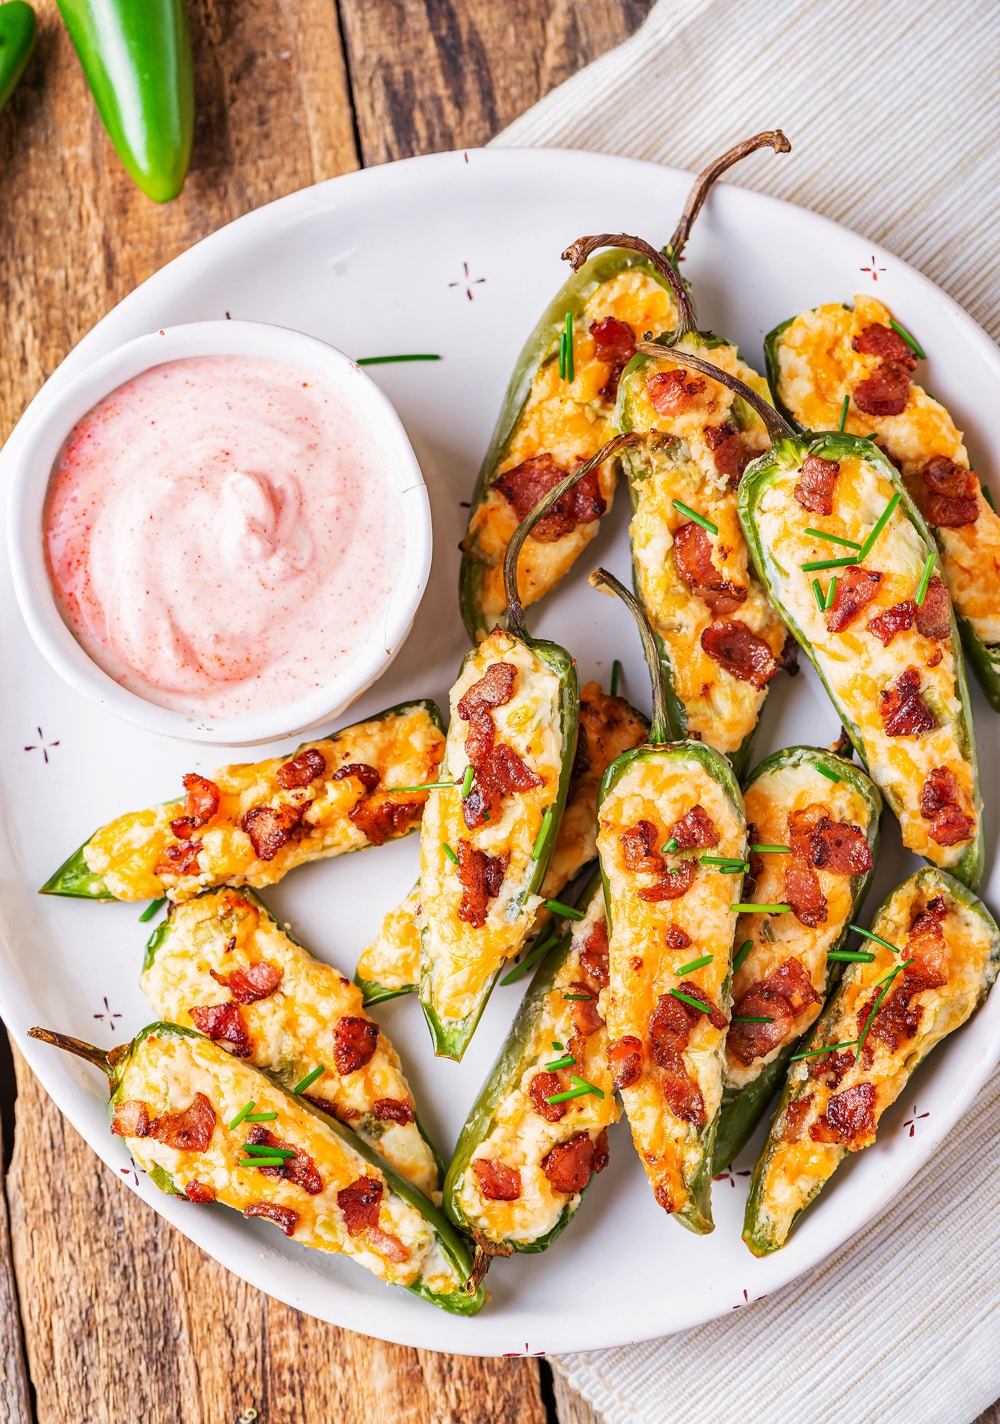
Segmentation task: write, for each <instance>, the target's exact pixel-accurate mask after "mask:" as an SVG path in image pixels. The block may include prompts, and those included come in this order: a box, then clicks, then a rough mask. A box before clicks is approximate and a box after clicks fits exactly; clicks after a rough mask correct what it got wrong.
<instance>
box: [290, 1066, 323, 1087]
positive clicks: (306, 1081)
mask: <svg viewBox="0 0 1000 1424" xmlns="http://www.w3.org/2000/svg"><path fill="white" fill-rule="evenodd" d="M325 1072H326V1064H324V1063H317V1064H316V1067H315V1068H314V1069H313V1070H312V1072H311V1073H307V1074H306V1076H305V1077H304V1078H303V1079H302V1082H301V1083H297V1084H296V1085H295V1087H294V1088H293V1089H292V1092H293V1093H304V1092H305V1090H306V1089H307V1088H310V1087H312V1085H313V1083H315V1081H316V1079H317V1078H321V1077H322V1076H323V1074H324V1073H325Z"/></svg>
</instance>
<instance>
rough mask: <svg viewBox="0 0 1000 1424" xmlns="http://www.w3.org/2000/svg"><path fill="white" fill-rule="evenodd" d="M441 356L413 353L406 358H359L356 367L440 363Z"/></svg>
mask: <svg viewBox="0 0 1000 1424" xmlns="http://www.w3.org/2000/svg"><path fill="white" fill-rule="evenodd" d="M440 360H441V357H440V356H435V355H432V354H431V353H430V352H429V351H411V352H407V353H406V355H405V356H359V357H358V359H357V360H356V361H355V363H354V364H355V366H388V364H389V363H390V361H440Z"/></svg>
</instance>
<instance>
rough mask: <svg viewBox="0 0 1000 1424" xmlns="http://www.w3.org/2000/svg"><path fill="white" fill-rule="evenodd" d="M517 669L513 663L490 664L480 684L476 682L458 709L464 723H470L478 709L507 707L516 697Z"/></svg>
mask: <svg viewBox="0 0 1000 1424" xmlns="http://www.w3.org/2000/svg"><path fill="white" fill-rule="evenodd" d="M516 681H517V668H516V667H515V666H514V664H513V663H490V665H489V667H488V668H487V669H486V671H485V673H484V674H483V676H482V677H481V678H480V679H479V681H478V682H474V683H473V684H472V686H471V687H470V688H469V690H468V691H467V692H466V693H465V695H464V697H463V698H462V700H461V701H460V702H459V704H458V707H457V709H456V710H457V712H458V715H459V716H460V717H461V719H462V721H463V722H468V721H469V720H470V718H471V717H472V714H473V712H475V711H476V710H477V708H480V707H482V708H487V709H490V710H492V709H493V708H494V707H506V705H507V703H508V702H509V701H510V699H511V698H512V697H513V696H514V684H515V682H516Z"/></svg>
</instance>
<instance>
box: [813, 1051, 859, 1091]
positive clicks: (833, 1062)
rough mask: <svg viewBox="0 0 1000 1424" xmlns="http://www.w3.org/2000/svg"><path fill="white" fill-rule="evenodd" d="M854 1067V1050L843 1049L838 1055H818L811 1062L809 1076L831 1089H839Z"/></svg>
mask: <svg viewBox="0 0 1000 1424" xmlns="http://www.w3.org/2000/svg"><path fill="white" fill-rule="evenodd" d="M853 1067H854V1052H853V1050H852V1049H849V1048H845V1049H841V1050H840V1051H839V1052H837V1053H817V1054H816V1055H815V1057H814V1058H811V1059H810V1060H809V1076H810V1077H811V1078H815V1079H816V1081H817V1082H820V1083H825V1084H826V1085H827V1086H828V1087H830V1088H839V1087H840V1085H841V1083H842V1082H843V1081H844V1079H845V1077H846V1076H847V1073H848V1071H849V1070H850V1069H851V1068H853Z"/></svg>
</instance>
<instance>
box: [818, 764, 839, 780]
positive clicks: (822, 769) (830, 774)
mask: <svg viewBox="0 0 1000 1424" xmlns="http://www.w3.org/2000/svg"><path fill="white" fill-rule="evenodd" d="M816 770H817V771H818V772H819V774H820V776H825V777H826V779H827V780H828V781H839V780H840V773H839V772H837V771H834V769H833V767H832V766H827V765H826V763H825V762H822V761H818V762H817V763H816Z"/></svg>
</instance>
